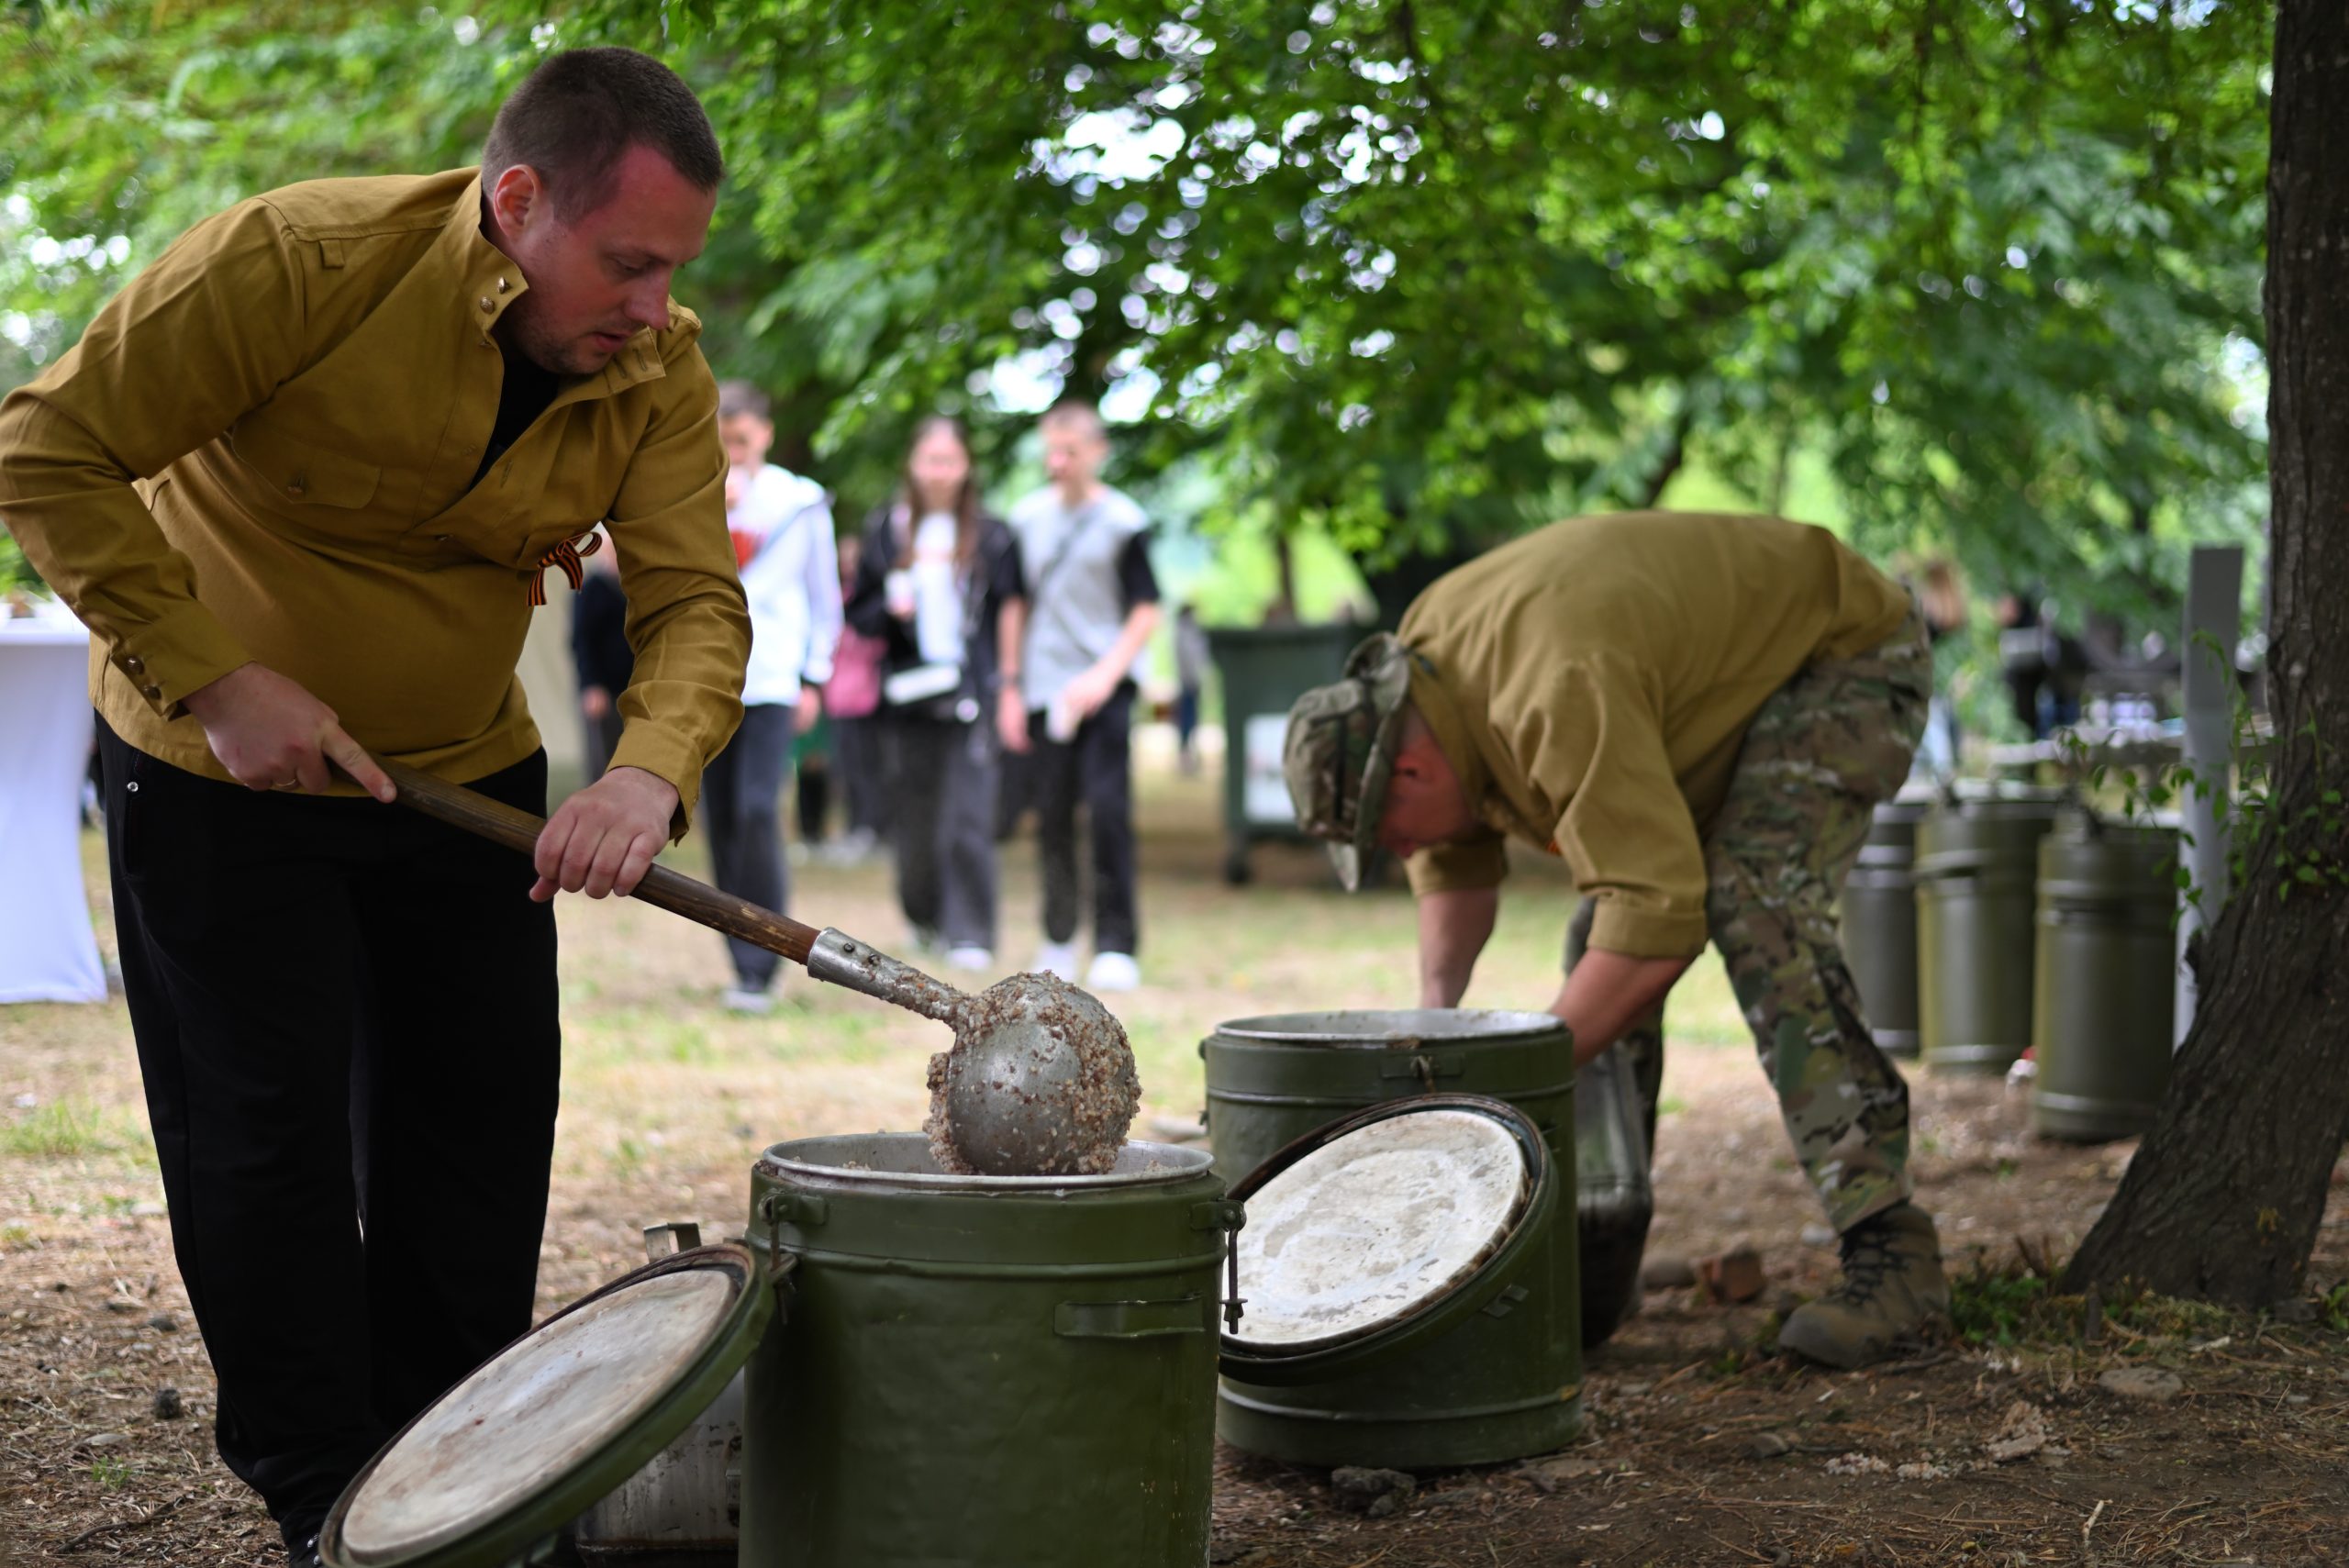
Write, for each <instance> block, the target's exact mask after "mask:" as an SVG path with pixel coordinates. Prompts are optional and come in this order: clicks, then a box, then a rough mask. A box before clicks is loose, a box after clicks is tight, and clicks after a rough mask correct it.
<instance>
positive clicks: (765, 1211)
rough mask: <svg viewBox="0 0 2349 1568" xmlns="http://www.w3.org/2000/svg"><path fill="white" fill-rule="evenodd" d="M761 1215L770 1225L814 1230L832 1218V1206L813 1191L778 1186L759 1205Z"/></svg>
mask: <svg viewBox="0 0 2349 1568" xmlns="http://www.w3.org/2000/svg"><path fill="white" fill-rule="evenodd" d="M759 1217H760V1218H763V1219H764V1220H765V1221H766V1222H767V1223H768V1224H769V1225H770V1226H779V1225H792V1226H796V1227H798V1228H799V1229H802V1230H812V1229H815V1228H816V1227H817V1226H818V1225H821V1224H823V1223H824V1221H825V1220H827V1219H829V1218H831V1206H830V1205H829V1204H827V1203H826V1202H825V1201H824V1200H823V1199H822V1198H820V1197H818V1196H817V1195H815V1194H813V1193H795V1192H787V1191H785V1190H784V1189H783V1188H780V1187H778V1188H776V1189H775V1190H774V1192H771V1193H769V1194H767V1195H766V1199H765V1201H764V1202H763V1203H761V1204H760V1205H759Z"/></svg>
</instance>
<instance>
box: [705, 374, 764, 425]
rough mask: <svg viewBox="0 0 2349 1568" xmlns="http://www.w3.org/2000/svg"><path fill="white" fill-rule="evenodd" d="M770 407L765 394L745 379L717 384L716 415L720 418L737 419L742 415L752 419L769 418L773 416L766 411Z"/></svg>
mask: <svg viewBox="0 0 2349 1568" xmlns="http://www.w3.org/2000/svg"><path fill="white" fill-rule="evenodd" d="M772 407H774V405H773V404H771V403H769V402H768V401H767V395H766V394H765V393H763V392H761V391H760V390H759V389H758V388H757V387H755V386H752V385H751V384H750V383H749V382H747V381H721V382H719V383H718V417H719V418H721V419H739V418H741V417H743V416H744V415H748V416H750V417H751V418H753V419H770V418H773V417H774V416H773V415H772V414H770V413H769V412H768V410H769V409H770V408H772Z"/></svg>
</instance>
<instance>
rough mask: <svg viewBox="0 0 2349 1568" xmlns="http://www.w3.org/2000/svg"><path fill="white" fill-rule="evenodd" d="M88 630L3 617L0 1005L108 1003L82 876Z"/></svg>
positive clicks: (0, 661)
mask: <svg viewBox="0 0 2349 1568" xmlns="http://www.w3.org/2000/svg"><path fill="white" fill-rule="evenodd" d="M89 660H90V634H89V633H88V632H87V631H84V630H83V628H81V627H80V626H78V625H76V624H75V623H74V622H73V621H72V619H71V618H62V619H52V618H48V617H43V618H39V619H33V620H0V877H5V878H6V881H5V883H0V889H5V891H0V1002H103V1001H105V1000H106V972H105V970H103V969H102V968H100V967H99V964H98V943H97V938H96V937H95V934H94V933H93V932H92V931H91V929H90V895H89V891H88V889H87V888H85V887H84V886H83V884H82V778H83V771H84V770H85V769H86V768H87V767H88V765H89V756H90V731H91V720H90V694H89Z"/></svg>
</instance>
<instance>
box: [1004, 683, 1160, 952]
mask: <svg viewBox="0 0 2349 1568" xmlns="http://www.w3.org/2000/svg"><path fill="white" fill-rule="evenodd" d="M1133 721H1134V689H1133V687H1132V686H1131V685H1130V684H1129V685H1123V686H1120V687H1119V689H1118V694H1117V695H1115V696H1113V697H1111V698H1110V699H1109V700H1108V702H1106V703H1104V704H1102V705H1101V706H1100V709H1099V710H1098V711H1097V712H1096V713H1095V714H1094V715H1093V717H1090V718H1088V719H1086V720H1085V722H1084V723H1083V724H1080V725H1078V726H1077V727H1076V733H1075V735H1074V736H1073V737H1071V738H1070V740H1068V742H1067V743H1066V744H1065V745H1063V744H1062V743H1060V742H1058V741H1055V740H1052V738H1051V736H1050V735H1049V734H1047V733H1046V730H1045V725H1044V713H1043V710H1041V709H1038V710H1036V711H1035V712H1032V713H1030V715H1029V716H1028V740H1029V746H1030V750H1029V753H1028V758H1029V764H1028V766H1029V786H1030V789H1031V790H1032V791H1033V792H1034V798H1035V802H1036V850H1037V857H1038V859H1039V860H1040V861H1041V862H1042V866H1043V873H1044V935H1045V937H1046V938H1047V939H1048V940H1052V941H1055V942H1066V941H1074V940H1075V939H1076V920H1077V908H1078V904H1079V899H1078V895H1077V885H1078V883H1077V868H1076V807H1077V804H1078V802H1080V801H1082V802H1083V803H1084V806H1085V823H1086V826H1087V828H1089V829H1090V831H1091V835H1092V839H1093V949H1094V951H1096V952H1122V953H1131V952H1134V951H1138V948H1137V943H1138V942H1139V941H1140V940H1141V929H1140V920H1139V917H1137V915H1136V913H1135V904H1136V897H1135V888H1134V802H1133Z"/></svg>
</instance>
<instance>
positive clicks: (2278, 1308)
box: [2267, 1300, 2316, 1324]
mask: <svg viewBox="0 0 2349 1568" xmlns="http://www.w3.org/2000/svg"><path fill="white" fill-rule="evenodd" d="M2267 1315H2268V1316H2269V1317H2270V1318H2275V1319H2276V1321H2277V1322H2278V1323H2295V1324H2298V1323H2313V1322H2315V1321H2316V1303H2315V1302H2313V1301H2307V1300H2295V1301H2279V1302H2277V1304H2276V1305H2275V1307H2273V1308H2272V1309H2270V1310H2269V1312H2268V1314H2267Z"/></svg>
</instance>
